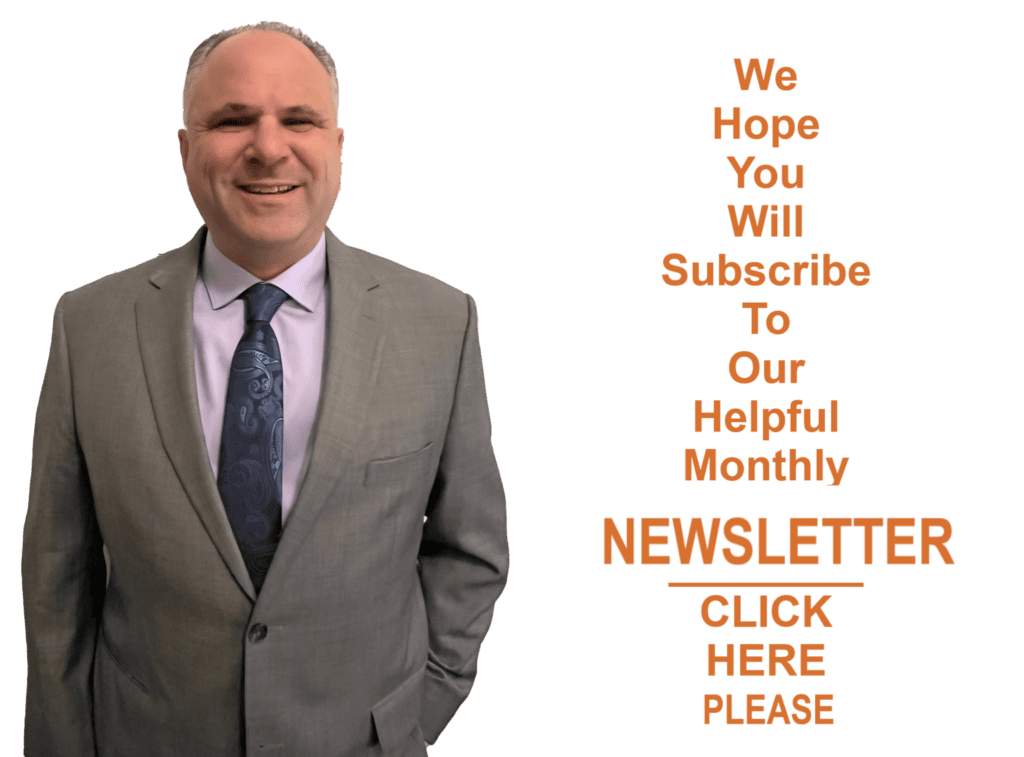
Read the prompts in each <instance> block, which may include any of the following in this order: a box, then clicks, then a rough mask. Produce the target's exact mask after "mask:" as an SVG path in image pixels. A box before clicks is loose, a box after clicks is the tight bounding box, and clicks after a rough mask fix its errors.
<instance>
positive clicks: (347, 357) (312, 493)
mask: <svg viewBox="0 0 1024 757" xmlns="http://www.w3.org/2000/svg"><path fill="white" fill-rule="evenodd" d="M327 281H328V293H329V297H330V310H329V315H328V318H329V320H328V323H327V350H326V352H325V355H324V377H323V384H322V387H321V390H320V404H319V407H318V412H317V422H316V426H315V428H314V431H313V447H312V452H311V453H310V461H309V466H308V467H307V469H306V476H305V479H304V480H303V482H302V484H301V487H300V489H299V492H298V495H297V496H296V499H295V503H294V505H293V507H292V511H291V513H290V515H289V517H288V521H287V523H286V524H285V529H284V533H283V534H282V537H281V543H280V544H279V545H278V548H277V553H276V554H275V555H274V561H273V563H271V566H270V572H269V573H268V574H267V579H266V582H265V583H264V585H263V589H262V591H261V596H266V595H267V594H269V593H270V591H271V590H273V589H274V587H275V586H276V584H277V582H278V581H279V580H281V579H279V578H278V576H282V575H284V573H285V571H286V569H287V565H288V563H289V562H290V561H291V559H292V558H293V556H294V555H295V554H296V552H297V551H298V550H299V549H301V545H302V542H303V540H304V539H305V537H306V534H307V533H308V532H309V529H310V527H311V526H312V525H313V522H314V521H315V520H316V518H317V516H318V515H319V513H320V511H321V510H322V509H323V507H324V504H325V503H326V502H327V501H328V499H330V495H331V492H332V491H333V490H334V488H335V487H336V486H337V485H338V483H339V480H340V479H341V478H342V477H343V475H344V474H345V473H349V474H350V477H351V478H352V480H353V481H356V480H358V482H359V483H360V484H361V483H362V477H361V473H362V467H361V466H359V465H358V463H359V458H358V455H357V454H356V452H355V450H356V449H357V447H358V443H359V440H360V438H361V435H362V432H363V428H364V426H365V423H366V415H367V412H368V408H369V406H370V400H371V398H372V395H373V391H374V388H375V385H376V383H377V370H378V369H379V367H380V359H381V355H382V354H383V351H384V340H385V333H386V332H385V315H386V311H385V299H384V297H383V296H382V295H381V293H380V291H379V290H378V282H377V280H376V279H375V278H374V277H373V275H372V274H371V273H370V272H369V271H368V270H367V269H366V267H365V266H364V265H363V264H362V263H361V262H360V261H359V259H358V258H357V256H356V253H355V252H353V251H352V249H351V248H349V247H348V246H347V245H345V244H343V243H342V242H341V241H339V240H338V238H337V237H335V236H334V234H332V233H331V231H330V229H328V230H327ZM285 401H287V399H286V400H285Z"/></svg>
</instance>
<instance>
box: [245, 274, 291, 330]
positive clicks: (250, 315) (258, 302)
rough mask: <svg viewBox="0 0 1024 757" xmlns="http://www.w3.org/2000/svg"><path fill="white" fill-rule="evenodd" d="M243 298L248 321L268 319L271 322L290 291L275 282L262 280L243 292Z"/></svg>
mask: <svg viewBox="0 0 1024 757" xmlns="http://www.w3.org/2000/svg"><path fill="white" fill-rule="evenodd" d="M242 299H244V300H245V312H246V315H245V320H246V321H247V322H252V321H266V322H267V323H270V319H271V318H273V317H274V313H276V312H277V309H278V308H279V307H281V305H282V304H283V303H284V301H285V300H287V299H288V293H287V292H285V291H284V290H283V289H278V288H277V287H276V286H274V285H273V284H268V283H267V282H265V281H261V282H260V283H258V284H253V285H252V286H251V287H249V288H248V289H246V290H245V291H244V292H242Z"/></svg>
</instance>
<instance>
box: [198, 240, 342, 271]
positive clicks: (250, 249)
mask: <svg viewBox="0 0 1024 757" xmlns="http://www.w3.org/2000/svg"><path fill="white" fill-rule="evenodd" d="M208 233H210V232H208ZM322 234H323V232H321V234H320V235H318V236H317V237H316V238H315V239H314V240H313V241H312V242H310V243H309V244H308V245H306V244H305V240H303V241H302V242H299V243H296V244H290V245H288V246H286V247H285V246H281V245H260V244H248V243H237V242H234V240H224V241H225V242H228V241H231V242H234V243H231V244H224V245H223V246H222V240H220V239H216V238H213V236H212V234H211V239H212V241H213V243H214V246H215V247H216V248H217V249H218V250H219V251H220V252H221V254H222V255H224V257H226V258H227V259H228V260H230V261H231V262H232V263H234V264H235V265H237V266H238V267H239V268H243V269H245V270H246V271H248V272H249V273H251V274H252V275H253V276H255V277H256V278H258V279H260V280H261V281H269V280H270V279H272V278H274V277H276V276H279V275H281V274H282V273H284V272H285V271H287V270H288V269H289V268H291V267H292V266H293V265H295V264H296V263H298V262H299V261H300V260H302V259H303V258H304V257H306V255H308V254H309V253H310V252H312V251H313V250H314V249H315V248H316V245H317V243H318V242H319V240H320V236H321V235H322Z"/></svg>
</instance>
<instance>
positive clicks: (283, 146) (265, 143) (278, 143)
mask: <svg viewBox="0 0 1024 757" xmlns="http://www.w3.org/2000/svg"><path fill="white" fill-rule="evenodd" d="M286 131H287V130H286V129H285V128H284V127H283V126H282V125H281V124H279V123H278V122H277V120H276V119H270V118H261V119H259V120H258V121H257V122H256V128H255V129H254V130H253V133H252V141H251V142H250V143H249V146H248V147H247V148H246V158H247V159H248V160H249V161H251V162H255V163H259V164H261V165H264V166H272V165H274V164H275V163H277V162H278V161H280V160H281V159H282V158H284V157H285V155H287V153H288V141H287V135H286V133H285V132H286Z"/></svg>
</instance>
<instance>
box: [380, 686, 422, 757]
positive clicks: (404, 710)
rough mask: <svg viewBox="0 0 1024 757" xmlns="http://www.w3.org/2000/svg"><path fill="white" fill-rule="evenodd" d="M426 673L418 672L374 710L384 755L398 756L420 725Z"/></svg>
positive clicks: (381, 701)
mask: <svg viewBox="0 0 1024 757" xmlns="http://www.w3.org/2000/svg"><path fill="white" fill-rule="evenodd" d="M424 670H426V668H420V669H419V670H417V671H416V672H415V673H414V674H413V675H412V676H410V677H409V678H407V679H406V680H405V681H404V682H403V683H402V684H401V685H400V686H399V687H398V688H397V689H395V690H394V691H392V692H391V693H390V694H388V695H387V696H386V697H384V698H383V699H382V700H380V701H379V702H377V704H375V705H374V706H373V708H372V709H371V712H372V714H373V726H374V728H376V729H377V739H378V740H379V741H380V746H381V749H382V750H383V752H384V754H393V753H395V752H397V750H398V749H399V748H400V747H401V745H402V742H404V741H405V740H406V739H408V738H409V734H410V733H412V732H413V730H414V729H415V728H416V726H417V725H419V722H420V706H421V703H422V700H423V673H424Z"/></svg>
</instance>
